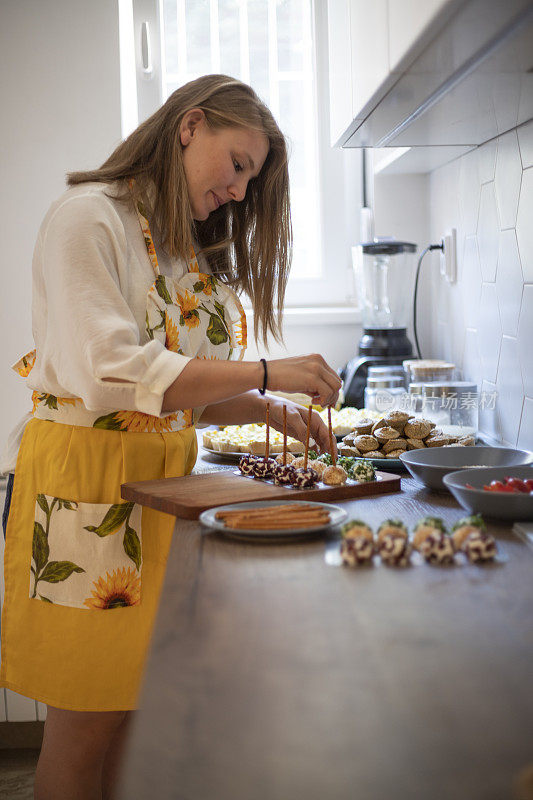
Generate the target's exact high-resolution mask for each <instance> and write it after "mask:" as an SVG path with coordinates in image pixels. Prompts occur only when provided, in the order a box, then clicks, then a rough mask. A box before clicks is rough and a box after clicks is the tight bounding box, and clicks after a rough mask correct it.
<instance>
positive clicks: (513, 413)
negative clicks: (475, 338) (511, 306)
mask: <svg viewBox="0 0 533 800" xmlns="http://www.w3.org/2000/svg"><path fill="white" fill-rule="evenodd" d="M496 388H497V390H498V410H499V412H500V426H501V431H502V438H503V440H504V441H505V442H508V443H509V444H510V445H512V446H513V447H514V446H515V445H516V441H517V439H518V431H519V428H520V417H521V414H522V401H523V399H524V386H523V384H522V374H521V371H520V360H519V357H518V342H517V341H516V339H514V338H511V337H510V336H504V337H503V338H502V344H501V348H500V362H499V365H498V377H497V380H496Z"/></svg>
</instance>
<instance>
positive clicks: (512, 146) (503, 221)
mask: <svg viewBox="0 0 533 800" xmlns="http://www.w3.org/2000/svg"><path fill="white" fill-rule="evenodd" d="M521 180H522V161H521V159H520V150H519V149H518V136H517V135H516V131H509V133H506V134H505V135H504V136H500V138H499V139H498V155H497V158H496V178H495V184H496V200H497V203H498V216H499V220H500V228H502V229H504V228H514V226H515V224H516V211H517V208H518V196H519V194H520V181H521Z"/></svg>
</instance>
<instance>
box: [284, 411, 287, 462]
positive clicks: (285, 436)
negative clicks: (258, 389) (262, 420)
mask: <svg viewBox="0 0 533 800" xmlns="http://www.w3.org/2000/svg"><path fill="white" fill-rule="evenodd" d="M283 466H284V467H286V466H287V406H283Z"/></svg>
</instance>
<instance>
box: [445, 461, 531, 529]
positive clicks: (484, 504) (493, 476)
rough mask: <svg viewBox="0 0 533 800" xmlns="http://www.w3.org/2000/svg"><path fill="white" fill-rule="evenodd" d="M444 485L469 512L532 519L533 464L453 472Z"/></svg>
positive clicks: (498, 516) (506, 517)
mask: <svg viewBox="0 0 533 800" xmlns="http://www.w3.org/2000/svg"><path fill="white" fill-rule="evenodd" d="M443 481H444V484H445V485H446V486H447V488H448V489H449V490H450V492H451V493H452V494H453V496H454V497H455V499H456V500H457V502H458V503H459V504H460V505H461V506H462V507H463V508H465V509H467V510H468V511H472V512H479V513H480V514H484V515H485V516H488V517H493V518H494V519H509V520H533V467H532V466H523V467H485V468H483V469H469V470H466V471H463V470H461V471H460V472H450V473H449V474H448V475H445V477H444V478H443Z"/></svg>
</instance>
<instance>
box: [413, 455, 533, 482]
mask: <svg viewBox="0 0 533 800" xmlns="http://www.w3.org/2000/svg"><path fill="white" fill-rule="evenodd" d="M400 461H402V462H403V463H404V464H405V466H406V467H407V469H408V470H409V472H410V473H411V475H412V476H413V477H414V478H417V480H419V481H420V482H421V483H423V484H424V485H425V486H429V487H430V488H431V489H446V488H448V487H447V486H445V485H444V483H443V480H442V479H443V478H444V476H445V475H447V474H448V473H449V472H454V471H456V470H468V471H470V470H469V467H478V466H479V467H515V466H521V465H524V464H531V463H532V462H533V453H529V452H528V451H527V450H514V449H513V448H511V447H481V446H480V447H476V446H473V447H427V448H424V450H408V451H407V452H405V453H402V454H401V455H400Z"/></svg>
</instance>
